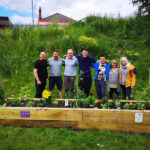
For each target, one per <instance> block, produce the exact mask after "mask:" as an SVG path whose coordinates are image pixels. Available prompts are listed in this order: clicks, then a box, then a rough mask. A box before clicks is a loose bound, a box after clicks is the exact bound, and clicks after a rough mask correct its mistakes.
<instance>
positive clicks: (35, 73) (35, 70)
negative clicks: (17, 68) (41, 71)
mask: <svg viewBox="0 0 150 150" xmlns="http://www.w3.org/2000/svg"><path fill="white" fill-rule="evenodd" d="M37 71H38V69H36V68H34V70H33V72H34V76H35V78H36V81H37V84H39V85H40V84H41V81H40V79H39V77H38V73H37Z"/></svg>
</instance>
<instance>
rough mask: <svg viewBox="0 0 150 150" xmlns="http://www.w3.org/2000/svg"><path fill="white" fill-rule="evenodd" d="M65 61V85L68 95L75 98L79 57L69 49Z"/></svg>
mask: <svg viewBox="0 0 150 150" xmlns="http://www.w3.org/2000/svg"><path fill="white" fill-rule="evenodd" d="M64 62H65V72H64V86H65V92H66V96H67V97H69V92H70V94H71V95H70V97H71V98H73V96H74V81H75V76H76V65H78V59H77V58H76V57H75V56H73V50H72V49H69V50H68V53H67V57H66V58H65V59H64Z"/></svg>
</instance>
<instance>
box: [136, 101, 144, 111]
mask: <svg viewBox="0 0 150 150" xmlns="http://www.w3.org/2000/svg"><path fill="white" fill-rule="evenodd" d="M144 108H145V104H144V103H142V102H138V103H137V109H139V110H143V109H144Z"/></svg>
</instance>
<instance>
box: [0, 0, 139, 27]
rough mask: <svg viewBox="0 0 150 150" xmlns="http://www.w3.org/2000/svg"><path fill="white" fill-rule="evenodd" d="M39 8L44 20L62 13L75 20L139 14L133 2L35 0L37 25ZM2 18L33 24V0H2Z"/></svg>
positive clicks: (0, 6) (113, 0) (16, 22)
mask: <svg viewBox="0 0 150 150" xmlns="http://www.w3.org/2000/svg"><path fill="white" fill-rule="evenodd" d="M39 7H41V8H42V18H45V17H48V16H50V15H52V14H54V13H61V14H63V15H65V16H68V17H70V18H72V19H75V20H80V19H83V18H85V17H86V16H89V15H99V16H104V15H107V16H109V17H118V16H119V15H120V16H121V17H128V16H134V14H135V12H137V7H136V6H133V5H132V2H131V0H33V12H34V23H35V24H37V21H38V16H39ZM0 16H7V17H9V18H10V20H11V22H12V23H13V24H32V0H0Z"/></svg>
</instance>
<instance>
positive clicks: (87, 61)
mask: <svg viewBox="0 0 150 150" xmlns="http://www.w3.org/2000/svg"><path fill="white" fill-rule="evenodd" d="M76 58H77V59H78V63H79V83H78V85H79V88H80V90H82V91H84V93H85V94H86V96H87V97H88V96H89V92H90V89H91V85H92V78H91V69H90V67H91V65H92V64H94V63H96V60H95V59H94V58H93V57H91V56H88V49H83V50H82V55H77V56H76Z"/></svg>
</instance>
